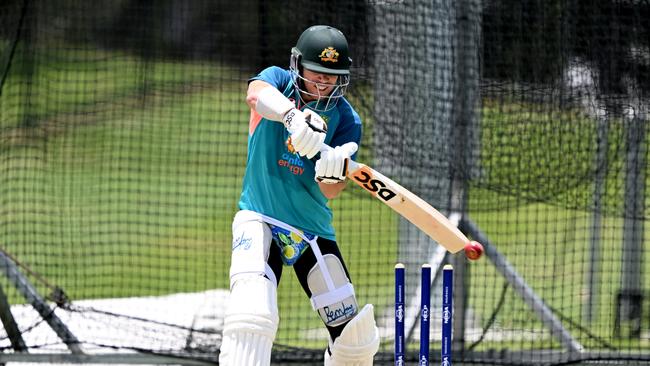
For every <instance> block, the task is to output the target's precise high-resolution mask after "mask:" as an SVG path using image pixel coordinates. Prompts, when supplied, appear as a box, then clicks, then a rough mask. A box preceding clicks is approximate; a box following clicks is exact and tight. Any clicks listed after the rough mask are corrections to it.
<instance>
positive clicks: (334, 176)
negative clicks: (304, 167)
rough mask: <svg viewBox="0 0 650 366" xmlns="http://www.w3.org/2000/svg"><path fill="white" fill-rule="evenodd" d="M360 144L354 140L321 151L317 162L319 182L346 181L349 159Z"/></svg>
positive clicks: (317, 178) (316, 177) (317, 179)
mask: <svg viewBox="0 0 650 366" xmlns="http://www.w3.org/2000/svg"><path fill="white" fill-rule="evenodd" d="M358 148H359V146H358V145H357V144H356V143H354V142H348V143H347V144H343V145H341V146H337V147H335V148H332V149H327V150H325V151H322V152H321V153H320V159H318V161H317V162H316V176H315V179H316V181H317V182H322V183H326V184H334V183H339V182H343V181H345V176H346V175H347V173H348V161H347V159H348V158H350V156H352V155H353V154H354V153H355V152H357V149H358Z"/></svg>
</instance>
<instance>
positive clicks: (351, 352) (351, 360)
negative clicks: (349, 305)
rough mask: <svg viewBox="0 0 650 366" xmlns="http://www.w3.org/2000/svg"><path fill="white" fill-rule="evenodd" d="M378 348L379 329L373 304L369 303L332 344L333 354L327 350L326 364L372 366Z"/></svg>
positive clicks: (335, 365) (333, 365) (332, 365)
mask: <svg viewBox="0 0 650 366" xmlns="http://www.w3.org/2000/svg"><path fill="white" fill-rule="evenodd" d="M378 350H379V329H377V326H376V325H375V316H374V312H373V306H372V305H371V304H367V305H366V306H364V307H363V309H361V311H360V312H359V314H357V316H355V317H354V319H352V320H350V322H349V323H348V324H347V325H346V326H345V328H343V332H341V335H340V336H339V337H338V338H336V341H334V343H333V344H331V345H330V351H331V352H332V354H331V355H330V354H329V352H327V351H325V366H372V363H373V358H374V356H375V353H377V351H378Z"/></svg>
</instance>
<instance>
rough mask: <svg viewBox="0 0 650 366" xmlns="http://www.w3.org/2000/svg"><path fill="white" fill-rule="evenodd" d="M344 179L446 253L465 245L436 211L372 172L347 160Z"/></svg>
mask: <svg viewBox="0 0 650 366" xmlns="http://www.w3.org/2000/svg"><path fill="white" fill-rule="evenodd" d="M347 177H348V178H349V179H351V180H352V181H354V183H356V184H357V185H359V186H360V187H361V188H363V189H365V190H366V191H367V192H368V193H370V194H372V195H373V196H374V197H375V198H377V199H378V200H380V201H381V202H383V203H385V204H386V205H388V206H389V207H390V208H392V209H393V211H395V212H397V213H398V214H400V215H401V216H402V217H404V218H405V219H407V220H408V221H410V222H411V223H412V224H413V225H415V226H417V228H418V229H420V230H422V231H423V232H424V233H425V234H427V235H428V236H429V237H430V238H431V239H433V240H435V241H436V242H438V244H440V245H442V246H443V247H445V248H446V249H447V250H448V251H449V252H451V253H457V252H459V251H461V250H463V248H465V245H466V244H467V243H469V239H468V238H467V237H466V236H465V234H463V233H462V232H461V231H460V230H458V228H457V227H456V225H454V224H453V223H452V222H451V221H449V219H447V217H445V215H443V214H442V213H440V211H438V210H436V209H435V208H433V207H432V206H431V205H429V204H428V203H427V202H425V201H424V200H423V199H421V198H420V197H418V196H416V195H415V194H413V193H412V192H410V191H409V190H408V189H406V188H404V187H402V186H401V185H399V184H398V183H397V182H395V181H393V180H392V179H390V178H388V177H386V176H384V175H383V174H381V173H379V172H378V171H376V170H374V169H373V168H371V167H369V166H367V165H365V164H362V163H358V162H356V161H354V160H352V159H348V172H347Z"/></svg>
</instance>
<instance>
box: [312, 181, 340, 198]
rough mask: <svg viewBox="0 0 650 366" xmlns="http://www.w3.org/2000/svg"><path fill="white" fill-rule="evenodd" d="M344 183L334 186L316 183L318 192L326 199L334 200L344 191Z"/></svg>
mask: <svg viewBox="0 0 650 366" xmlns="http://www.w3.org/2000/svg"><path fill="white" fill-rule="evenodd" d="M345 183H346V182H345V181H343V182H340V183H335V184H326V183H318V187H319V188H320V191H321V192H322V193H323V196H325V197H327V199H330V200H331V199H333V198H336V197H337V196H338V195H339V194H340V193H341V192H342V191H343V189H345Z"/></svg>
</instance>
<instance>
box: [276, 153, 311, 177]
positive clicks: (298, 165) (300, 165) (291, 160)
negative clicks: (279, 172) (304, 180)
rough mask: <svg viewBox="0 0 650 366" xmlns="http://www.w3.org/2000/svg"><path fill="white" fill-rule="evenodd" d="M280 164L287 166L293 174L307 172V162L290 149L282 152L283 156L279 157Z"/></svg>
mask: <svg viewBox="0 0 650 366" xmlns="http://www.w3.org/2000/svg"><path fill="white" fill-rule="evenodd" d="M278 165H279V166H281V167H284V168H287V169H288V170H289V172H291V174H293V175H302V173H304V172H305V163H304V162H303V161H302V159H301V158H300V156H299V155H298V154H292V153H291V152H289V151H287V152H285V153H282V157H281V158H280V159H278Z"/></svg>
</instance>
